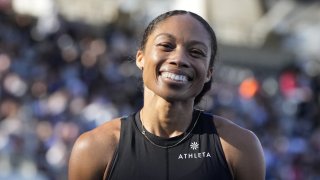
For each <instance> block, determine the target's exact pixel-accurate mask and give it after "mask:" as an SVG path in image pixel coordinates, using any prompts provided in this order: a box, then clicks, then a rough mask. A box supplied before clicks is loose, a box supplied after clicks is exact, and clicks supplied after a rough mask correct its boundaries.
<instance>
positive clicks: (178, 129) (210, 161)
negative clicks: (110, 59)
mask: <svg viewBox="0 0 320 180" xmlns="http://www.w3.org/2000/svg"><path fill="white" fill-rule="evenodd" d="M216 50H217V42H216V38H215V34H214V32H213V30H212V29H211V27H210V26H209V25H208V23H207V22H206V21H205V20H204V19H202V18H201V17H200V16H198V15H196V14H194V13H191V12H186V11H170V12H167V13H164V14H162V15H160V16H158V17H157V18H156V19H154V20H153V21H152V22H151V23H150V24H149V26H148V27H147V29H146V30H145V33H144V36H143V40H142V42H141V45H140V49H139V50H138V52H137V55H136V64H137V66H138V67H139V68H140V69H141V71H142V78H143V82H144V105H143V107H142V109H141V110H140V111H139V112H137V113H135V114H132V115H130V116H128V117H123V118H116V119H114V120H112V121H109V122H107V123H105V124H103V125H101V126H99V127H97V128H95V129H94V130H92V131H90V132H87V133H84V134H83V135H81V136H80V137H79V138H78V140H77V141H76V143H75V145H74V147H73V150H72V153H71V158H70V162H69V178H70V179H71V180H81V179H153V180H156V179H159V180H160V179H161V180H162V179H174V180H175V179H184V180H185V179H219V180H222V179H245V180H248V179H254V180H261V179H264V176H265V165H264V158H263V153H262V148H261V145H260V142H259V140H258V139H257V137H256V136H255V135H254V134H253V133H252V132H250V131H248V130H246V129H243V128H241V127H239V126H237V125H235V124H234V123H232V122H230V121H229V120H226V119H223V118H221V117H218V116H212V115H210V114H207V113H204V112H202V111H200V110H196V109H194V106H195V104H197V103H198V102H199V101H200V99H201V97H202V96H203V95H204V94H205V93H206V92H207V91H208V90H209V89H210V86H211V80H212V73H213V64H214V58H215V55H216Z"/></svg>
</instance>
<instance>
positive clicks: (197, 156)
mask: <svg viewBox="0 0 320 180" xmlns="http://www.w3.org/2000/svg"><path fill="white" fill-rule="evenodd" d="M190 148H191V149H192V150H194V151H195V150H198V149H199V143H198V142H192V143H191V144H190ZM203 158H211V154H210V153H209V152H197V153H182V154H179V156H178V159H203Z"/></svg>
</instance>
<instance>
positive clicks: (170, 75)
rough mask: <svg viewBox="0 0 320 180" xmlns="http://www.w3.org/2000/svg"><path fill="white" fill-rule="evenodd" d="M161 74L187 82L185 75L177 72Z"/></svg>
mask: <svg viewBox="0 0 320 180" xmlns="http://www.w3.org/2000/svg"><path fill="white" fill-rule="evenodd" d="M161 76H162V77H164V78H168V79H171V80H174V81H179V82H188V77H187V76H185V75H179V74H174V73H170V72H162V73H161Z"/></svg>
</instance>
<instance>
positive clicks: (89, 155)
mask: <svg viewBox="0 0 320 180" xmlns="http://www.w3.org/2000/svg"><path fill="white" fill-rule="evenodd" d="M120 126H121V122H120V118H117V119H114V120H111V121H108V122H106V123H104V124H102V125H100V126H98V127H97V128H95V129H93V130H91V131H88V132H86V133H83V134H82V135H80V136H79V138H78V139H77V140H76V142H75V144H74V146H73V148H72V152H71V156H70V160H69V179H71V180H72V179H101V178H102V177H103V175H104V173H105V170H106V169H107V168H108V165H109V163H110V162H111V160H112V157H113V154H114V152H115V150H116V148H117V146H118V142H119V138H120Z"/></svg>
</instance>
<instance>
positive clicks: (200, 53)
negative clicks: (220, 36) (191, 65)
mask: <svg viewBox="0 0 320 180" xmlns="http://www.w3.org/2000/svg"><path fill="white" fill-rule="evenodd" d="M189 53H190V55H191V56H192V57H195V58H200V57H207V55H206V53H205V52H204V51H202V50H201V49H197V48H192V49H190V50H189Z"/></svg>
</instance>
